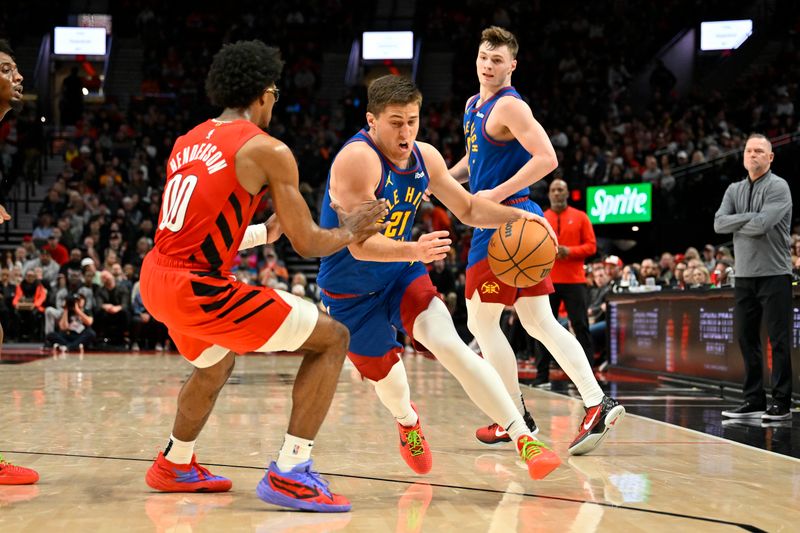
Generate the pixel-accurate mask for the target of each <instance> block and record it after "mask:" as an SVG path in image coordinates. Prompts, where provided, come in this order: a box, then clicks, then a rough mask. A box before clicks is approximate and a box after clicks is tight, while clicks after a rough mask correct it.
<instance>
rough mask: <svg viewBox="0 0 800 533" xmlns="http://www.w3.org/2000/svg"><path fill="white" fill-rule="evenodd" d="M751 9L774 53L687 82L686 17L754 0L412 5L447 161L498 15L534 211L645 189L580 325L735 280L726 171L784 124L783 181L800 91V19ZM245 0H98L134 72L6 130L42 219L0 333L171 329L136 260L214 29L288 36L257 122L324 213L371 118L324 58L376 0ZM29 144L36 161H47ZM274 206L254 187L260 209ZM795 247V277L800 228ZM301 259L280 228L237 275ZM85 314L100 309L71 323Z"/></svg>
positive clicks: (426, 107)
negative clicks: (561, 190)
mask: <svg viewBox="0 0 800 533" xmlns="http://www.w3.org/2000/svg"><path fill="white" fill-rule="evenodd" d="M37 3H38V4H42V5H44V4H43V3H42V2H38V1H34V2H33V4H37ZM379 4H381V3H379ZM412 4H413V3H412ZM765 4H766V5H767V6H766V7H764V6H763V5H762V6H761V7H760V8H759V9H774V10H778V11H777V12H774V11H773V12H772V14H773V16H775V17H776V18H775V20H776V24H780V26H781V28H783V29H785V32H784V33H783V34H782V36H781V39H780V40H779V41H777V42H778V44H777V45H776V46H774V47H772V48H771V49H770V52H769V53H770V56H769V63H768V64H765V65H763V66H762V67H763V68H753V69H748V70H742V71H741V72H737V75H736V77H735V78H734V79H733V80H731V82H730V83H726V84H716V85H713V86H709V85H708V84H707V83H704V80H702V79H699V80H698V79H696V80H694V82H693V83H690V84H688V85H685V84H683V85H682V81H681V79H680V76H679V75H678V74H676V73H675V72H673V71H672V70H671V69H670V68H668V66H666V65H665V64H664V63H663V62H661V61H659V60H657V59H654V58H655V57H656V56H657V52H658V51H659V50H660V49H661V48H662V47H663V46H664V44H665V43H666V42H668V41H669V40H670V38H671V37H672V36H673V35H676V34H678V33H679V31H680V29H681V27H683V26H685V25H686V24H687V21H688V20H689V19H691V20H694V19H697V20H701V19H703V17H713V15H714V13H715V10H719V9H722V8H725V9H728V10H731V9H741V10H745V9H747V6H748V5H749V3H747V2H737V1H733V2H731V1H726V2H723V1H710V2H699V1H692V0H667V1H665V2H660V3H658V4H652V5H651V4H647V5H640V4H632V3H626V2H611V3H610V4H608V5H606V4H605V3H594V4H592V3H589V4H584V3H572V2H566V3H557V4H553V3H545V2H512V3H509V4H508V5H506V6H505V7H496V6H495V4H494V3H490V2H482V1H467V2H447V1H446V2H439V3H437V6H436V7H435V8H433V9H432V10H423V9H421V8H420V7H419V6H417V9H416V10H413V9H412V12H411V13H409V14H408V16H407V20H408V21H409V22H408V23H409V24H410V25H411V26H412V28H413V29H414V30H415V31H417V32H418V33H419V34H421V35H425V36H426V42H425V43H424V46H425V47H426V49H429V50H433V51H436V50H450V51H456V52H455V53H454V54H452V55H453V57H452V61H451V62H450V63H449V67H450V71H449V72H447V71H445V72H439V73H438V76H440V77H442V78H447V80H448V84H449V85H448V86H447V88H446V89H447V90H446V91H445V92H444V94H443V95H441V96H435V97H432V98H431V99H430V101H429V100H428V99H427V95H428V90H427V87H432V89H431V91H430V92H431V93H432V94H433V93H435V87H436V86H437V85H436V83H439V82H440V81H441V80H437V79H434V78H435V76H433V75H431V74H427V75H426V76H427V77H426V76H425V75H422V74H421V75H420V77H419V79H418V80H417V81H418V82H419V84H420V86H421V87H422V90H423V94H424V95H426V101H424V102H423V110H422V122H421V129H420V134H419V138H420V140H425V141H427V142H431V143H432V144H433V145H435V146H436V147H438V148H439V149H440V151H441V152H442V153H443V154H444V156H445V159H446V161H447V162H448V164H453V163H455V162H456V161H458V159H460V157H461V156H462V155H463V151H464V144H463V143H464V141H463V134H462V125H461V124H462V112H463V105H464V102H465V101H466V99H467V98H468V97H469V96H471V95H472V94H474V93H475V92H476V91H477V88H478V84H477V79H476V76H475V67H474V56H475V50H476V49H477V37H478V35H479V34H480V30H481V29H482V28H483V27H485V26H487V25H489V24H498V25H502V26H505V27H508V28H509V29H511V30H512V31H515V32H516V33H517V35H518V36H519V38H520V41H521V43H520V44H521V48H520V54H519V57H518V61H519V66H518V68H517V71H516V72H515V73H514V75H513V78H512V79H513V82H514V85H515V87H516V88H517V89H518V90H519V92H520V93H521V94H522V95H523V96H524V97H525V98H526V99H527V100H528V101H529V103H530V105H531V107H532V109H533V111H534V115H535V116H536V118H537V119H538V120H539V122H541V123H542V125H543V126H544V127H545V129H546V130H547V132H548V134H549V135H550V138H551V142H552V144H553V145H554V147H555V148H556V151H557V155H558V159H559V167H558V169H556V170H555V171H554V172H553V174H552V175H551V176H548V177H547V178H546V179H545V180H542V182H541V183H537V184H534V186H533V187H532V188H531V195H532V197H533V198H534V199H535V200H536V201H537V202H539V203H540V204H541V205H542V207H543V208H546V207H547V206H548V205H549V200H548V197H547V190H548V189H547V187H548V183H549V182H550V181H551V180H552V179H553V178H555V177H560V178H562V179H564V180H565V181H567V183H568V184H569V187H570V191H572V196H571V200H570V204H571V205H574V206H575V207H578V208H579V209H582V210H585V209H586V203H585V190H586V187H587V186H591V185H599V184H615V183H641V182H648V183H651V184H652V186H653V190H654V206H653V212H654V213H655V216H656V217H659V218H660V219H661V220H660V222H659V223H654V224H651V225H650V226H648V227H647V228H644V229H643V230H642V232H641V233H640V234H639V236H638V240H632V239H631V237H630V236H629V235H628V236H620V235H618V234H614V233H613V232H608V233H607V234H606V233H604V232H603V231H601V230H599V229H598V228H596V232H597V235H598V250H597V254H596V255H595V256H594V257H591V258H589V260H587V262H586V265H585V269H586V272H587V280H588V281H587V284H588V285H589V287H590V307H589V316H590V321H591V322H592V324H593V327H595V326H594V325H597V328H596V329H598V328H601V327H603V324H604V322H603V321H604V319H605V316H604V315H605V304H604V299H605V296H606V294H607V293H608V292H609V291H613V292H618V291H639V290H653V289H654V288H659V289H660V290H698V291H708V290H717V289H720V288H725V287H729V286H730V285H731V284H732V280H733V275H734V273H735V271H736V259H735V257H734V256H733V254H732V253H731V247H730V243H729V242H727V241H726V240H725V237H723V236H715V235H714V234H713V228H712V226H713V224H712V221H713V214H714V212H715V211H716V209H717V207H718V206H719V200H720V198H721V195H722V193H723V192H724V190H725V188H726V186H727V185H728V184H729V183H730V182H731V181H734V180H738V179H741V178H742V177H744V174H745V173H744V170H743V168H742V161H741V151H742V148H743V146H744V141H745V139H746V137H747V135H748V134H749V133H750V132H753V131H758V132H763V133H764V134H765V135H767V137H769V138H770V139H778V140H779V141H778V142H776V146H775V150H776V165H777V164H778V163H779V162H780V163H781V165H782V167H780V168H781V170H782V171H781V172H779V173H780V174H785V176H784V177H786V178H789V179H790V180H791V178H793V176H794V175H796V172H795V171H796V170H797V169H798V166H800V153H798V150H797V140H796V138H797V136H798V133H799V131H798V118H797V113H796V106H795V105H794V102H795V101H797V99H798V96H799V93H798V80H799V79H800V72H799V71H800V48H799V47H798V44H800V33H799V32H798V30H800V16H798V12H797V10H795V9H792V8H785V6H784V8H782V7H780V5H781V3H778V4H779V5H778V6H775V5H772V3H770V2H766V3H765ZM237 5H240V8H239V9H232V10H229V11H228V13H227V14H225V15H219V14H218V13H214V12H213V11H212V10H210V9H209V10H203V9H201V8H193V9H188V10H187V9H186V8H184V7H181V8H177V7H173V6H170V5H161V4H156V3H154V2H149V1H144V0H128V1H125V2H121V3H119V5H115V6H110V11H111V13H112V15H113V17H114V25H115V26H114V33H115V42H116V43H118V44H119V45H120V46H121V45H122V43H125V46H126V47H129V48H130V49H135V50H136V51H137V53H138V55H137V56H136V57H138V61H137V62H135V63H134V64H135V66H136V68H138V71H137V72H135V73H134V74H135V75H134V76H133V79H135V80H136V81H137V83H138V87H133V88H130V87H129V88H128V91H127V92H126V93H124V94H123V93H122V92H120V93H119V94H118V93H115V92H114V91H113V88H112V86H111V85H109V87H108V89H109V90H108V91H107V93H106V95H105V98H103V99H102V101H94V100H91V99H87V98H84V94H83V93H84V91H83V88H85V87H91V84H92V82H93V80H92V78H91V76H88V75H87V73H86V72H85V71H83V70H79V69H78V68H73V69H71V70H70V75H69V76H67V77H66V78H65V79H64V81H63V83H62V84H61V85H62V86H61V90H60V91H59V93H58V95H57V98H58V101H59V106H58V109H57V110H56V111H55V114H54V116H55V117H56V118H51V119H49V122H47V121H43V120H42V119H41V118H40V116H39V112H38V111H37V107H36V106H35V105H33V106H28V107H27V109H26V110H24V111H23V112H22V113H21V114H19V115H13V116H9V118H8V119H7V120H6V121H4V122H3V123H2V124H0V173H2V176H3V177H4V179H3V192H4V194H5V195H6V196H7V197H8V198H11V200H14V199H15V198H16V200H17V202H18V203H19V202H21V200H20V198H21V196H20V194H21V192H20V191H21V190H22V189H23V188H25V187H27V183H28V182H35V183H37V184H42V183H43V184H45V187H44V188H43V189H41V193H40V194H39V196H36V195H35V194H34V196H33V197H29V198H26V204H25V207H26V208H28V209H30V210H31V212H32V213H33V214H34V217H33V222H32V227H31V228H30V232H29V233H25V235H24V236H22V238H21V242H14V239H12V238H11V237H9V238H8V239H7V240H6V244H7V246H6V247H5V248H4V250H3V252H2V257H1V258H0V320H1V321H2V324H3V327H4V329H5V330H6V337H7V339H18V340H26V341H33V342H42V343H44V344H46V345H47V346H48V347H52V346H58V347H59V348H60V349H67V346H68V348H69V349H73V348H74V347H75V346H82V347H85V348H86V349H90V348H103V349H109V348H111V349H113V348H123V349H132V350H139V349H141V350H163V349H169V339H168V335H167V332H166V330H165V328H164V327H163V326H162V325H160V324H158V323H157V322H156V321H155V320H154V319H152V317H150V315H149V314H148V313H147V309H146V308H145V307H144V306H143V305H142V300H141V297H140V295H139V291H138V276H139V268H140V266H141V263H142V259H143V257H144V255H145V254H146V253H147V252H148V251H149V250H150V249H151V248H152V246H153V236H154V233H155V227H156V224H157V219H158V213H159V209H160V202H161V194H162V190H163V184H164V176H165V171H164V165H165V161H166V159H167V157H168V155H169V152H170V150H171V147H172V145H173V143H174V141H175V139H176V138H177V137H178V136H179V135H181V134H182V133H184V132H186V131H188V130H189V129H190V128H191V127H193V126H194V125H195V124H197V123H199V122H201V121H203V120H205V119H207V118H209V117H212V116H215V113H216V112H217V111H218V110H215V109H214V108H212V107H211V106H210V105H209V104H208V101H207V99H206V97H205V94H204V88H203V83H204V80H205V73H206V70H207V68H208V66H209V64H210V61H211V58H212V56H213V54H214V53H215V52H216V51H217V50H218V49H219V47H220V46H221V44H222V43H224V42H229V41H234V40H238V39H250V38H259V39H262V40H264V41H266V42H268V43H270V44H275V45H278V46H279V47H280V48H281V50H282V53H283V56H284V58H285V60H286V66H285V69H284V72H283V76H282V79H281V81H280V88H281V99H280V102H279V103H278V104H277V106H276V110H275V114H274V116H273V119H272V123H271V125H270V127H269V130H268V131H269V133H270V134H271V135H274V136H275V137H277V138H279V139H281V140H283V141H284V142H286V144H287V145H289V146H290V147H291V148H292V150H293V151H294V153H295V156H296V158H297V161H298V164H299V167H300V175H301V180H302V183H301V191H302V193H303V195H304V197H305V198H306V201H307V203H308V205H309V207H310V209H311V211H312V213H314V214H315V217H316V214H317V213H318V212H319V205H320V201H321V197H322V193H323V188H324V184H325V180H326V177H327V170H328V168H329V166H330V164H331V161H332V159H333V157H334V156H335V154H336V152H337V150H338V149H339V147H340V146H341V145H342V144H343V142H344V141H346V140H347V139H348V138H349V137H350V136H352V135H353V134H354V133H356V131H357V130H358V129H359V128H360V127H362V126H363V123H364V122H365V121H364V113H365V105H366V102H365V90H364V88H363V87H362V86H359V85H355V86H347V85H346V84H341V85H342V86H341V87H338V86H335V89H336V90H331V83H330V82H329V81H327V79H326V76H328V75H329V74H328V73H329V72H330V71H331V70H334V71H335V69H334V66H335V65H332V64H331V63H332V59H331V57H332V56H331V54H330V52H331V51H342V52H343V53H344V55H346V52H347V50H349V48H350V46H351V44H352V41H353V38H354V37H353V36H354V35H357V34H360V31H362V30H364V29H365V28H367V26H368V25H371V24H374V23H375V22H376V18H378V19H379V17H380V15H381V14H380V13H378V12H377V11H376V9H379V7H380V6H378V8H376V7H375V6H374V5H373V4H372V3H366V2H344V1H340V0H317V1H312V2H307V3H303V4H302V5H299V4H296V3H294V2H288V1H280V0H279V1H276V2H271V3H257V2H240V3H237ZM48 9H50V8H48ZM67 9H68V8H66V7H55V8H52V9H50V10H49V11H47V10H45V11H46V14H44V15H43V16H42V17H41V18H40V19H37V20H31V21H28V22H25V21H20V20H19V18H17V16H23V14H24V13H34V12H36V11H37V10H35V9H31V6H30V5H29V6H27V8H26V10H18V11H15V8H14V7H13V6H12V7H11V8H10V9H5V8H4V10H3V11H4V12H3V13H2V14H1V15H0V35H8V36H9V38H10V41H11V43H12V45H14V46H15V48H18V49H21V50H24V49H25V47H26V45H29V44H30V42H31V38H32V34H33V33H35V29H37V28H40V29H41V30H42V31H43V32H44V31H47V28H49V27H51V26H52V25H53V24H57V23H58V22H59V18H60V17H63V16H65V12H66V11H67ZM783 9H786V10H785V11H783ZM609 10H610V11H611V13H609V12H608V11H609ZM43 13H44V12H43ZM39 15H40V13H37V16H39ZM599 15H602V16H599ZM20 22H24V23H20ZM23 27H24V28H26V29H25V33H22V31H21V28H23ZM39 37H40V35H37V36H36V38H37V39H38V38H39ZM120 53H121V52H120ZM340 55H341V54H340ZM22 60H23V58H21V57H18V61H19V62H20V64H21V67H22V70H23V73H24V74H26V76H27V75H28V72H29V70H28V71H26V69H31V68H32V67H31V66H30V65H26V64H24V63H23V62H22ZM709 61H710V60H709ZM714 66H716V64H715V65H714ZM340 74H341V73H337V74H336V75H337V77H342V76H341V75H340ZM337 79H338V78H337ZM26 85H27V83H26ZM39 109H40V108H39ZM42 159H47V160H48V161H50V163H49V164H48V165H47V166H46V168H44V167H43V165H42V163H41V161H42ZM793 173H794V174H793ZM48 177H49V179H47V178H48ZM36 190H39V189H36ZM18 207H19V205H18ZM270 213H271V205H270V202H269V198H268V195H267V196H266V197H265V199H264V201H263V203H262V205H261V206H260V207H259V212H258V214H257V215H256V217H255V221H263V220H266V218H267V217H268V216H269V214H270ZM433 230H447V231H449V232H450V233H451V235H452V238H453V242H454V243H455V245H454V246H453V249H452V251H451V253H450V255H449V257H448V259H447V260H446V261H437V262H435V263H433V264H431V265H429V267H430V269H431V277H432V279H433V282H434V284H435V285H436V286H437V288H438V289H439V291H440V292H441V293H442V295H443V296H444V297H445V300H446V301H447V303H448V305H449V307H450V309H451V312H452V313H453V315H454V318H455V320H456V323H457V324H458V325H459V328H460V332H461V333H462V334H463V335H464V337H465V338H466V340H469V339H470V338H471V337H470V336H469V334H468V332H467V331H466V309H465V307H464V299H463V287H464V268H465V264H466V257H467V253H468V247H469V238H470V235H471V230H470V228H467V227H465V226H463V225H462V224H460V223H459V221H458V220H455V219H454V218H453V217H452V215H451V214H450V213H449V212H448V211H447V210H446V209H444V208H443V207H442V206H441V205H440V204H438V202H437V200H436V199H435V198H433V199H432V200H431V201H430V202H425V203H424V204H423V206H422V207H421V209H420V213H419V215H418V217H417V221H416V231H417V232H418V233H423V232H428V231H433ZM7 236H8V234H7ZM792 258H793V262H794V266H795V269H796V271H797V269H800V228H797V227H796V228H795V230H794V231H793V239H792ZM315 274H316V263H315V262H313V261H305V260H303V259H302V258H299V257H298V256H296V255H295V254H294V253H293V251H292V250H291V247H290V246H289V243H288V242H287V241H286V239H285V238H284V239H281V241H279V242H278V243H276V244H275V245H274V246H273V245H267V246H264V247H260V248H257V249H253V250H248V251H243V252H242V253H241V254H240V256H239V260H238V264H237V268H236V275H237V277H239V278H240V279H243V280H246V281H247V282H248V283H252V284H260V285H268V286H273V287H280V288H283V289H286V290H290V291H291V292H293V293H295V294H298V295H301V296H304V297H306V298H308V299H310V300H312V301H315V302H318V301H319V291H318V289H317V287H316V285H315V284H314V280H315ZM82 314H83V315H85V316H88V317H91V318H92V319H91V320H90V321H87V320H83V319H82V317H81V315H82ZM87 322H88V324H87ZM505 324H506V326H507V329H508V333H509V335H510V336H511V337H512V339H519V340H516V341H515V343H514V344H515V349H517V351H518V352H519V353H520V356H521V357H528V356H530V355H532V354H531V353H530V352H531V350H530V347H529V346H528V345H527V343H526V341H525V340H524V339H523V337H525V336H524V335H522V334H521V333H520V334H517V329H521V328H515V320H514V316H513V313H512V312H511V311H509V315H508V317H507V320H505ZM65 331H71V332H72V334H71V335H69V341H70V342H69V344H68V345H67V344H65V341H64V340H63V336H61V334H62V333H63V332H65ZM62 347H63V348H62Z"/></svg>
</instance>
